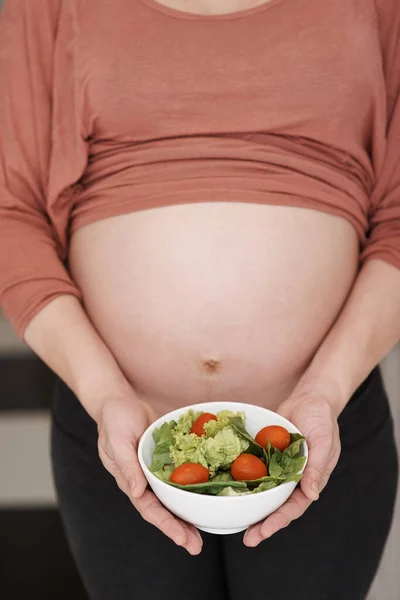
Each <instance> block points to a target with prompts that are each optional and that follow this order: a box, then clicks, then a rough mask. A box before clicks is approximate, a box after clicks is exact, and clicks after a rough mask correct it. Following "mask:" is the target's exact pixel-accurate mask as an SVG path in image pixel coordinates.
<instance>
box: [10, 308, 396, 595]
mask: <svg viewBox="0 0 400 600" xmlns="http://www.w3.org/2000/svg"><path fill="white" fill-rule="evenodd" d="M382 372H383V376H384V381H385V386H386V389H387V391H388V395H389V397H390V400H391V404H392V411H393V414H394V416H395V420H396V427H397V432H398V439H399V440H400V345H399V346H398V347H396V348H395V349H393V351H392V352H391V353H390V354H389V355H388V356H387V357H386V359H385V360H384V361H383V362H382ZM22 373H23V374H24V375H23V376H21V374H22ZM51 376H52V375H51V373H50V372H49V371H48V370H47V369H46V367H45V366H44V365H43V364H42V363H40V364H39V363H38V362H37V360H36V358H35V357H34V356H33V354H32V353H31V352H30V351H29V349H28V348H27V347H26V346H25V345H23V344H22V343H21V342H19V341H18V340H17V339H16V337H15V335H14V334H13V332H12V331H11V328H10V326H9V325H8V324H7V322H6V321H5V320H4V319H2V318H1V315H0V482H1V486H0V532H1V534H0V535H1V538H2V543H1V544H0V548H1V550H0V598H1V600H20V599H21V600H22V599H24V600H25V598H28V597H29V598H30V600H47V599H49V600H50V599H51V600H87V597H86V596H85V593H84V591H83V588H82V585H81V583H80V580H79V576H78V574H77V572H76V569H75V566H74V563H73V560H72V557H71V555H70V553H69V550H68V548H67V545H66V542H65V539H64V535H63V531H62V526H61V523H60V519H59V516H58V513H57V509H56V499H55V493H54V487H53V483H52V478H51V469H50V461H49V452H48V444H49V412H48V397H47V396H48V395H49V390H50V389H51ZM39 380H40V385H41V387H40V388H38V383H39ZM10 382H12V383H13V385H12V394H10V393H8V394H7V393H4V390H6V389H8V390H10ZM34 389H41V390H42V392H41V393H37V392H36V393H35V392H34V391H33V390H34ZM396 515H397V516H396V519H395V521H394V523H393V527H392V532H391V535H390V539H389V541H388V544H387V547H386V551H385V556H384V559H383V561H382V564H381V567H380V570H379V573H378V576H377V578H376V580H375V582H374V585H373V588H372V590H371V593H370V595H369V597H368V599H367V600H400V573H399V568H398V566H399V564H400V494H399V495H398V499H397V513H396Z"/></svg>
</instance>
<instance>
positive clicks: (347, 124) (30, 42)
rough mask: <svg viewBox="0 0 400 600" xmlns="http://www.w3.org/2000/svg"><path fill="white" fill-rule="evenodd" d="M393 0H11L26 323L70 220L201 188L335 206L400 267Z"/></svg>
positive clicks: (10, 138)
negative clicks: (201, 3)
mask: <svg viewBox="0 0 400 600" xmlns="http://www.w3.org/2000/svg"><path fill="white" fill-rule="evenodd" d="M399 94H400V2H399V0H330V1H329V2H322V1H321V0H269V2H267V3H265V4H261V5H258V6H257V7H254V8H250V9H247V10H242V11H239V12H236V13H231V14H224V15H198V14H192V13H186V12H182V11H179V10H176V9H172V8H169V7H166V6H164V5H161V4H160V3H158V2H157V1H156V0H112V1H111V0H5V4H4V8H3V13H2V16H1V19H0V304H1V305H2V307H3V310H4V312H5V314H6V316H7V317H8V318H9V319H10V321H11V323H12V324H13V326H14V328H15V330H16V331H17V333H18V335H19V336H20V337H21V338H23V334H24V331H25V328H26V326H27V325H28V323H29V322H30V320H31V319H32V317H33V316H34V315H35V314H36V313H37V312H38V311H40V310H41V309H42V308H43V307H44V306H45V305H46V304H47V303H48V302H50V301H51V300H52V299H54V298H56V297H57V296H59V295H62V294H72V295H74V296H76V297H77V298H79V299H80V300H81V299H82V297H81V292H80V290H79V289H78V287H77V286H76V284H75V283H74V281H73V280H72V278H71V275H70V273H69V272H68V268H67V263H66V260H67V257H68V240H69V236H70V234H71V232H73V231H75V230H77V229H78V228H79V227H82V226H84V225H86V224H88V223H92V222H94V221H97V220H99V219H104V218H107V217H110V216H113V215H118V214H123V213H128V212H133V211H139V210H147V209H154V208H157V207H160V206H165V205H169V204H178V203H191V202H212V201H219V202H220V201H226V202H252V203H260V204H279V205H285V206H297V207H305V208H311V209H314V210H319V211H324V212H327V213H330V214H333V215H337V216H341V217H343V218H345V219H347V220H348V221H349V222H350V223H351V225H352V226H353V227H354V229H355V231H356V232H357V235H358V239H359V243H360V265H361V264H362V263H364V262H365V261H367V260H370V259H373V258H375V259H381V260H383V261H386V262H388V263H390V264H391V265H393V266H394V267H397V268H400V100H399Z"/></svg>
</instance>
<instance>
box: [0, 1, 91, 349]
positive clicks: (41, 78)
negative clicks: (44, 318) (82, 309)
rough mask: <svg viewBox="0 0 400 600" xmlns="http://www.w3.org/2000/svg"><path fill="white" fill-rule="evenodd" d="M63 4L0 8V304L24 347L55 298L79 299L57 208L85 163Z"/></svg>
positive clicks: (70, 40)
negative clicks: (35, 322)
mask: <svg viewBox="0 0 400 600" xmlns="http://www.w3.org/2000/svg"><path fill="white" fill-rule="evenodd" d="M66 4H67V3H64V2H63V0H29V1H28V0H6V1H5V4H4V8H3V12H2V15H1V19H0V89H1V91H0V305H1V306H2V308H3V312H4V314H5V315H6V316H7V318H8V319H9V320H10V322H11V324H12V325H13V327H14V329H15V331H16V332H17V334H18V335H19V337H20V338H21V339H23V335H24V331H25V329H26V327H27V325H28V323H29V322H30V320H31V319H32V318H33V317H34V315H35V314H36V313H37V312H39V311H40V310H41V309H42V308H44V306H45V305H46V304H47V303H49V302H50V301H51V300H53V299H55V298H56V297H57V296H60V295H62V294H72V295H74V296H75V297H77V298H78V299H79V300H81V299H82V296H81V293H80V290H79V289H78V288H77V286H76V285H75V283H74V282H73V281H72V279H71V277H70V275H69V273H68V271H67V268H66V266H65V264H64V260H65V258H66V256H65V235H66V215H65V214H63V212H62V210H63V209H62V203H61V204H60V203H59V205H58V207H57V205H56V202H55V200H57V201H58V200H59V198H60V195H62V194H66V195H68V194H69V195H71V194H73V193H74V186H75V184H76V182H77V181H78V180H79V177H80V175H81V174H82V172H83V171H84V168H85V164H86V162H87V142H86V140H85V136H84V132H83V131H82V130H81V129H82V128H81V125H80V123H79V115H78V110H77V94H76V90H75V83H74V79H73V51H72V43H73V35H72V33H73V32H72V19H71V17H70V16H69V15H68V14H67V10H68V9H67V8H65V5H66ZM63 11H64V13H65V14H64V16H63ZM62 17H63V18H62ZM64 204H65V203H64ZM57 211H59V213H57ZM54 223H56V225H54ZM57 224H58V231H57Z"/></svg>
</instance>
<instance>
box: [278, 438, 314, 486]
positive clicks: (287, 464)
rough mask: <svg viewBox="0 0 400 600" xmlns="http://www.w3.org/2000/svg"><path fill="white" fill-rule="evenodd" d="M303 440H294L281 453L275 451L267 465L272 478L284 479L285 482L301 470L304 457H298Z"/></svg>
mask: <svg viewBox="0 0 400 600" xmlns="http://www.w3.org/2000/svg"><path fill="white" fill-rule="evenodd" d="M303 439H304V438H302V439H298V440H296V441H295V442H293V444H291V445H290V446H289V447H288V448H286V450H284V451H283V452H281V451H280V450H278V449H277V448H276V449H275V452H274V453H273V455H272V457H271V463H270V465H269V474H270V475H271V476H272V477H284V478H285V479H286V480H287V478H288V477H289V476H292V475H296V474H297V473H298V471H300V469H302V468H303V466H304V463H305V461H306V457H305V456H299V452H300V445H301V443H302V441H303ZM291 481H294V480H293V479H292V480H291Z"/></svg>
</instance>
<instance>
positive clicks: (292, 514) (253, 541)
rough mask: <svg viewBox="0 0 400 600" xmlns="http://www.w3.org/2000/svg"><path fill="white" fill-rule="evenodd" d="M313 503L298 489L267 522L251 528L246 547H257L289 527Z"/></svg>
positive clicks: (248, 531) (248, 532)
mask: <svg viewBox="0 0 400 600" xmlns="http://www.w3.org/2000/svg"><path fill="white" fill-rule="evenodd" d="M311 502H312V501H311V500H310V499H309V498H307V496H306V495H305V494H304V492H303V491H302V490H301V489H300V488H297V489H296V490H295V491H294V493H293V494H292V495H291V496H290V498H289V500H288V501H287V502H285V504H283V505H282V506H281V507H280V508H278V509H277V510H276V511H275V512H274V513H272V514H271V515H270V516H269V517H268V518H267V519H266V520H265V521H261V522H260V523H256V524H255V525H252V526H251V527H249V528H248V530H247V531H246V533H245V535H244V538H243V542H244V543H245V544H246V546H250V547H254V546H257V545H258V544H259V543H260V542H261V541H262V540H265V539H266V538H268V537H271V536H272V535H274V534H275V533H276V532H277V531H279V530H280V529H283V528H284V527H287V526H288V525H289V524H290V523H291V522H292V521H294V520H295V519H298V518H299V517H301V515H302V514H304V512H305V511H306V510H307V508H308V507H309V506H310V504H311Z"/></svg>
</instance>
